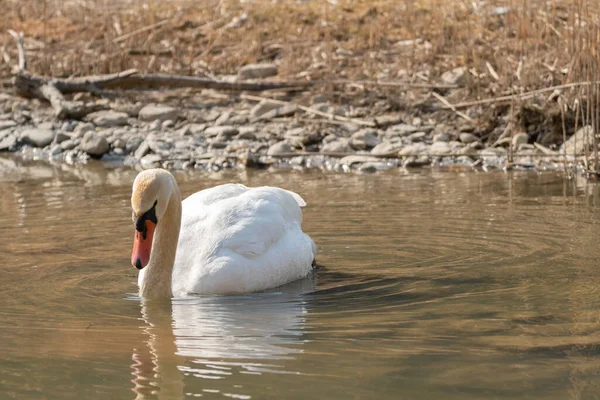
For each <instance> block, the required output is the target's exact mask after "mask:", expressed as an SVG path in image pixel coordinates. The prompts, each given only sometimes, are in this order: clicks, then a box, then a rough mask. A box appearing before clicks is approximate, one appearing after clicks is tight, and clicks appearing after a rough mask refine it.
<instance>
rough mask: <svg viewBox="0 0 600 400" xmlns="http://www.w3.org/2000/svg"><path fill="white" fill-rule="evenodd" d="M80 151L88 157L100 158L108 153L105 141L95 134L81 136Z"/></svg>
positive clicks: (89, 133)
mask: <svg viewBox="0 0 600 400" xmlns="http://www.w3.org/2000/svg"><path fill="white" fill-rule="evenodd" d="M81 149H82V150H83V151H85V152H86V153H87V154H89V155H90V156H94V157H101V156H102V155H104V154H105V153H106V152H107V151H108V149H109V145H108V142H107V141H106V139H105V138H104V137H102V136H100V135H97V134H96V132H88V133H86V134H85V135H84V136H83V140H82V141H81Z"/></svg>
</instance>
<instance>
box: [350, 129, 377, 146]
mask: <svg viewBox="0 0 600 400" xmlns="http://www.w3.org/2000/svg"><path fill="white" fill-rule="evenodd" d="M378 144H379V138H378V137H377V131H376V130H374V129H362V130H360V131H358V132H355V133H353V134H352V136H350V146H352V148H354V149H356V150H367V149H370V148H373V147H375V146H377V145H378Z"/></svg>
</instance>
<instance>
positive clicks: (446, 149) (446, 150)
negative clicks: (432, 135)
mask: <svg viewBox="0 0 600 400" xmlns="http://www.w3.org/2000/svg"><path fill="white" fill-rule="evenodd" d="M451 151H452V148H451V147H450V144H449V143H448V142H435V143H434V144H432V145H431V147H430V148H429V153H430V154H434V155H442V154H450V152H451Z"/></svg>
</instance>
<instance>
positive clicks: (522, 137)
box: [512, 132, 529, 149]
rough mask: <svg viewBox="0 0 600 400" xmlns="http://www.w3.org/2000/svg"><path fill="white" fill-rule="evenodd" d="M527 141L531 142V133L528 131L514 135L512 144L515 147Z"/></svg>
mask: <svg viewBox="0 0 600 400" xmlns="http://www.w3.org/2000/svg"><path fill="white" fill-rule="evenodd" d="M527 142H529V135H528V134H526V133H523V132H521V133H517V134H516V135H514V136H513V137H512V146H513V148H515V149H516V148H518V147H519V145H521V144H527Z"/></svg>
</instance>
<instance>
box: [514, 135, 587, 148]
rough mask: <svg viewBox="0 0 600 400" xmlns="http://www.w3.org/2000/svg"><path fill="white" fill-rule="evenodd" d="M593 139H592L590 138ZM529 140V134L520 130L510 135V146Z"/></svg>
mask: <svg viewBox="0 0 600 400" xmlns="http://www.w3.org/2000/svg"><path fill="white" fill-rule="evenodd" d="M592 140H593V139H592ZM528 142H529V135H528V134H526V133H524V132H521V133H517V134H516V135H514V136H513V137H512V146H513V148H515V149H516V148H518V147H519V145H521V144H527V143H528Z"/></svg>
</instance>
